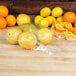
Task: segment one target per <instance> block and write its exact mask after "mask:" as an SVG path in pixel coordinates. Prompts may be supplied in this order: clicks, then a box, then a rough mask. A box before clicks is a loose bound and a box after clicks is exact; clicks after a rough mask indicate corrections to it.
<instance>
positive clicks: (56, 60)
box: [0, 29, 76, 76]
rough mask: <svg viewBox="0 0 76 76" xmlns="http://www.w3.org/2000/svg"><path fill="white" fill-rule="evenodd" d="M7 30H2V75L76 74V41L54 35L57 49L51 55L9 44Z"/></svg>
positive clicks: (0, 54) (71, 75)
mask: <svg viewBox="0 0 76 76" xmlns="http://www.w3.org/2000/svg"><path fill="white" fill-rule="evenodd" d="M5 32H6V29H3V30H0V76H76V41H71V40H69V41H66V40H65V39H57V38H55V37H53V40H52V42H51V46H52V47H55V49H54V52H53V55H52V56H49V53H48V52H42V51H34V50H25V49H23V48H21V47H20V46H19V45H10V44H8V43H7V41H6V40H5ZM57 51H58V52H57Z"/></svg>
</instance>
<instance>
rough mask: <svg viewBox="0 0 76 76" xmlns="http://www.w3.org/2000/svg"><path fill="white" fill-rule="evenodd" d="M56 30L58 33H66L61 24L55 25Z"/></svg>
mask: <svg viewBox="0 0 76 76" xmlns="http://www.w3.org/2000/svg"><path fill="white" fill-rule="evenodd" d="M55 29H56V30H57V31H59V32H64V31H65V29H64V28H63V26H62V25H61V24H59V23H57V24H56V25H55Z"/></svg>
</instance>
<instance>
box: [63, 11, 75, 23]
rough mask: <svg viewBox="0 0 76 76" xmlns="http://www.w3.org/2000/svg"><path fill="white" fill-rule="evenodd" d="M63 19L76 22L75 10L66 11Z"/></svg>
mask: <svg viewBox="0 0 76 76" xmlns="http://www.w3.org/2000/svg"><path fill="white" fill-rule="evenodd" d="M63 21H65V22H69V23H74V21H75V13H74V12H66V13H65V14H64V16H63Z"/></svg>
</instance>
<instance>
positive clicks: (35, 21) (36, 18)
mask: <svg viewBox="0 0 76 76" xmlns="http://www.w3.org/2000/svg"><path fill="white" fill-rule="evenodd" d="M42 18H43V17H42V16H40V15H38V16H36V17H35V19H34V23H35V24H37V25H38V24H39V21H40V20H41V19H42Z"/></svg>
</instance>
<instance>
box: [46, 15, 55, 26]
mask: <svg viewBox="0 0 76 76" xmlns="http://www.w3.org/2000/svg"><path fill="white" fill-rule="evenodd" d="M47 19H48V25H49V26H50V25H51V24H52V23H53V22H55V21H56V19H55V18H54V17H53V16H48V17H47Z"/></svg>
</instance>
